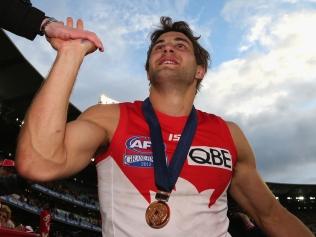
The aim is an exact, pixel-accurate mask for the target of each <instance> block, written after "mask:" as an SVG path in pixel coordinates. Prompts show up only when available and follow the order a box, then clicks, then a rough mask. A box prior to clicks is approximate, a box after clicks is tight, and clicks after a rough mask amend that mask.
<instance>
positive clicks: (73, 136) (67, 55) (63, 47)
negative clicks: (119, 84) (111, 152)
mask: <svg viewBox="0 0 316 237" xmlns="http://www.w3.org/2000/svg"><path fill="white" fill-rule="evenodd" d="M81 24H82V23H81ZM71 25H72V23H71ZM52 44H53V47H54V48H56V50H58V53H57V58H56V60H55V62H54V65H53V67H52V69H51V72H50V73H49V76H48V78H47V80H46V81H45V83H44V84H43V86H42V87H41V89H40V90H39V92H38V94H37V95H36V97H35V99H34V100H33V102H32V105H31V107H30V108H29V110H28V112H27V115H26V117H25V120H24V125H23V127H22V129H21V132H20V135H19V140H18V146H17V153H16V165H17V169H18V171H19V173H20V174H21V175H22V176H25V177H27V178H29V179H32V180H37V181H48V180H52V179H56V178H62V177H66V176H69V175H72V174H74V173H76V172H78V171H80V170H81V169H83V168H84V167H85V166H86V165H87V164H88V163H89V162H90V159H91V158H92V156H93V154H94V152H95V150H96V149H97V148H98V146H100V145H101V144H102V143H106V142H107V141H108V138H109V135H110V130H111V129H110V128H113V127H114V126H115V123H113V122H112V123H109V125H103V124H105V123H106V122H107V121H112V119H113V120H114V122H115V121H116V118H117V116H118V109H117V106H112V107H110V106H109V107H108V108H106V109H104V108H103V107H102V112H103V111H104V110H105V114H107V115H106V116H105V115H104V116H103V117H101V116H100V112H99V111H100V109H101V108H100V106H96V107H93V108H90V109H89V110H87V111H85V112H84V113H83V114H82V115H81V116H80V117H79V118H78V119H77V120H75V121H73V122H71V123H68V124H67V123H66V119H67V110H68V104H69V97H70V94H71V91H72V88H73V85H74V82H75V79H76V76H77V73H78V70H79V67H80V65H81V63H82V61H83V58H84V56H85V54H86V53H88V52H91V51H93V50H95V46H94V45H93V44H92V43H91V42H87V41H82V40H70V41H62V40H59V39H55V40H54V39H52ZM112 130H113V129H112Z"/></svg>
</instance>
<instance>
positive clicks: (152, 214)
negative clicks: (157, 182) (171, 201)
mask: <svg viewBox="0 0 316 237" xmlns="http://www.w3.org/2000/svg"><path fill="white" fill-rule="evenodd" d="M145 217H146V222H147V224H148V225H149V226H150V227H152V228H155V229H160V228H162V227H164V226H165V225H166V224H167V223H168V221H169V217H170V209H169V206H168V204H167V203H166V202H163V201H155V202H152V203H151V204H150V205H149V206H148V207H147V210H146V214H145Z"/></svg>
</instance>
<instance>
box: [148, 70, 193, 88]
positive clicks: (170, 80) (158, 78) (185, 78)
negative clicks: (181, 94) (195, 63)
mask: <svg viewBox="0 0 316 237" xmlns="http://www.w3.org/2000/svg"><path fill="white" fill-rule="evenodd" d="M149 81H150V85H151V86H152V87H155V88H157V89H161V88H165V87H167V88H168V89H172V88H181V87H188V86H189V85H192V83H194V81H195V72H193V70H192V71H186V70H182V71H180V70H173V69H160V70H156V71H153V70H151V69H149Z"/></svg>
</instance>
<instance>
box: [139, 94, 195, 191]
mask: <svg viewBox="0 0 316 237" xmlns="http://www.w3.org/2000/svg"><path fill="white" fill-rule="evenodd" d="M142 110H143V113H144V116H145V119H146V121H147V124H148V126H149V129H150V138H151V146H152V152H153V159H154V174H155V183H156V186H157V188H158V190H160V191H164V192H169V193H170V192H171V191H172V189H173V187H174V185H175V184H176V182H177V179H178V177H179V175H180V172H181V169H182V166H183V164H184V161H185V159H186V157H187V154H188V152H189V149H190V146H191V144H192V141H193V137H194V134H195V131H196V127H197V113H196V110H195V108H194V106H192V110H191V113H190V115H189V117H188V119H187V122H186V124H185V127H184V129H183V131H182V134H181V137H180V140H179V142H178V145H177V147H176V150H175V152H174V154H173V157H172V159H171V162H170V164H169V166H167V160H166V153H165V147H164V142H163V138H162V132H161V127H160V124H159V121H158V118H157V116H156V114H155V111H154V109H153V107H152V104H151V102H150V100H149V98H147V99H146V100H145V101H144V103H143V105H142Z"/></svg>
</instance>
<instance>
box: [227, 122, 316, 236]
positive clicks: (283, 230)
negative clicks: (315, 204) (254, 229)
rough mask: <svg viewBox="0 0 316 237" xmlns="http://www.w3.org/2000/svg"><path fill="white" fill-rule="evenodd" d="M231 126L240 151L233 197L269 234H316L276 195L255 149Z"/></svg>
mask: <svg viewBox="0 0 316 237" xmlns="http://www.w3.org/2000/svg"><path fill="white" fill-rule="evenodd" d="M228 126H229V129H230V131H231V134H232V136H233V140H234V143H235V145H236V148H237V153H238V161H237V164H236V166H235V168H234V175H233V179H232V183H231V188H230V194H231V195H232V197H233V198H234V199H235V200H236V201H237V203H238V204H239V205H240V206H241V207H242V208H243V209H244V210H245V211H246V212H247V213H248V214H249V215H250V216H251V217H252V218H254V220H255V221H256V223H257V224H258V225H259V226H260V228H262V230H264V231H265V233H266V234H267V235H268V236H271V237H273V236H276V237H292V236H293V237H297V236H301V237H312V236H314V235H313V234H312V233H311V232H310V231H309V229H308V228H307V227H306V226H305V225H304V224H303V223H302V222H301V221H300V220H299V219H298V218H296V217H295V216H294V215H292V214H291V213H290V212H288V211H287V210H286V209H285V208H284V207H283V206H282V205H281V204H280V203H279V202H278V201H277V200H276V199H275V197H274V196H273V194H272V192H271V191H270V190H269V188H268V187H267V186H266V184H265V183H264V182H263V181H262V179H261V178H260V175H259V174H258V172H257V170H256V164H255V158H254V153H253V151H252V149H251V147H250V145H249V143H248V141H247V139H246V137H245V136H244V134H243V133H242V131H241V130H240V128H239V127H238V126H237V125H236V124H234V123H228Z"/></svg>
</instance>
